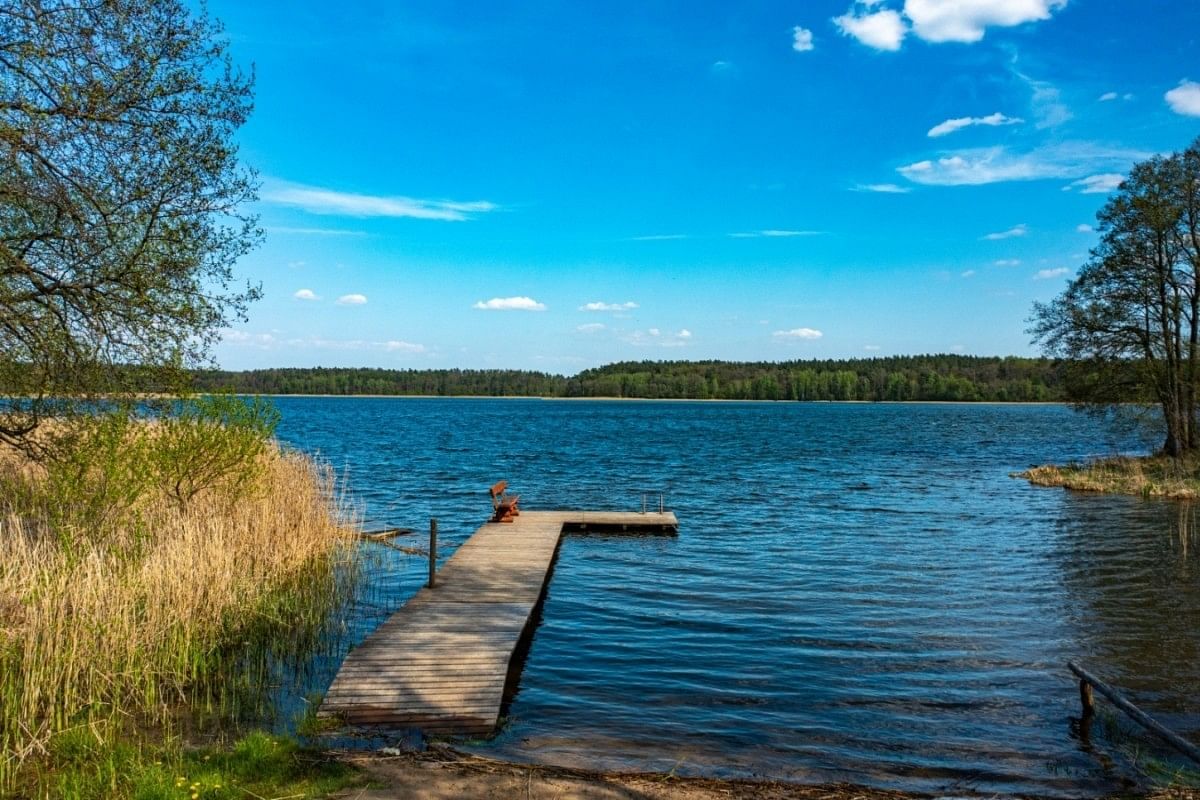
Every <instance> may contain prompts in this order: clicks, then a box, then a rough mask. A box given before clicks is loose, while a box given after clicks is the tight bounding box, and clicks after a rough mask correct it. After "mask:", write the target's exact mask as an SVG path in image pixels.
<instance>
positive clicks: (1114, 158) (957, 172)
mask: <svg viewBox="0 0 1200 800" xmlns="http://www.w3.org/2000/svg"><path fill="white" fill-rule="evenodd" d="M1150 155H1152V154H1150V153H1145V152H1141V151H1136V150H1130V149H1126V148H1118V147H1106V146H1103V145H1098V144H1095V143H1092V142H1064V143H1062V144H1055V145H1047V146H1045V147H1041V148H1037V149H1034V150H1030V151H1027V152H1023V153H1021V152H1013V151H1011V150H1009V149H1008V148H1006V147H987V148H971V149H965V150H956V151H951V152H949V153H947V154H946V155H943V156H942V157H940V158H938V159H936V160H934V159H926V160H924V161H917V162H914V163H912V164H906V165H905V166H902V167H899V168H897V170H896V171H897V172H899V173H900V174H901V175H903V176H904V177H905V178H908V179H909V180H910V181H913V182H914V183H920V184H925V185H929V186H979V185H983V184H988V183H1002V182H1006V181H1032V180H1045V179H1052V178H1058V179H1062V178H1068V179H1074V178H1082V177H1084V176H1085V175H1088V174H1094V173H1097V172H1100V171H1102V170H1104V171H1111V170H1114V169H1128V168H1129V166H1130V165H1132V164H1133V163H1134V162H1135V161H1140V160H1143V159H1145V158H1148V157H1149V156H1150Z"/></svg>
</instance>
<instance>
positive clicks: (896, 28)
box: [833, 3, 908, 52]
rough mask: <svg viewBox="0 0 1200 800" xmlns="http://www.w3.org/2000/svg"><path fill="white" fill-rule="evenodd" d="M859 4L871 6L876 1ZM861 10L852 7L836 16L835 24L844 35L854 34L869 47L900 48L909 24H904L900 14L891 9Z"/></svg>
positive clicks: (880, 48) (894, 49)
mask: <svg viewBox="0 0 1200 800" xmlns="http://www.w3.org/2000/svg"><path fill="white" fill-rule="evenodd" d="M859 5H863V6H866V7H867V8H870V7H872V6H874V5H875V3H860V4H859ZM861 11H862V10H861V9H860V8H857V7H851V9H850V11H848V12H847V13H845V14H843V15H842V16H840V17H834V18H833V24H835V25H837V26H838V30H840V31H841V32H842V34H843V35H844V36H853V37H854V38H855V39H857V40H858V41H860V42H862V43H863V44H865V45H867V46H868V47H873V48H875V49H876V50H891V51H893V52H894V51H896V50H899V49H900V45H901V44H902V43H903V42H904V37H905V35H906V34H907V33H908V26H907V25H905V24H904V20H903V19H902V18H901V17H900V14H898V13H897V12H895V11H893V10H891V9H884V10H882V11H876V12H873V13H870V12H869V13H861Z"/></svg>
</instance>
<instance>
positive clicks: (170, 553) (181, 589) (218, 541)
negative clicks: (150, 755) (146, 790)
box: [0, 445, 355, 793]
mask: <svg viewBox="0 0 1200 800" xmlns="http://www.w3.org/2000/svg"><path fill="white" fill-rule="evenodd" d="M258 461H259V465H260V466H263V467H264V468H262V469H259V470H257V472H258V475H257V486H256V490H255V491H253V492H249V493H247V492H244V491H239V492H238V493H237V496H236V498H234V497H233V496H232V495H231V496H228V497H227V496H225V495H222V494H221V493H219V492H211V493H208V494H205V495H202V496H199V497H197V498H195V502H191V503H189V504H186V505H181V504H179V503H178V502H172V501H171V499H170V498H169V497H167V496H166V495H163V494H158V495H153V496H151V497H149V498H148V499H147V500H146V501H145V502H140V503H138V505H137V506H136V508H131V509H130V510H129V513H128V514H126V515H124V516H123V517H122V518H121V519H119V520H116V521H111V520H109V521H106V522H105V523H104V524H110V523H111V526H112V530H108V531H100V530H95V531H89V530H86V529H82V528H81V526H79V525H77V524H76V525H71V524H67V521H69V520H71V519H72V509H71V508H58V509H54V508H43V509H42V511H43V512H44V513H40V514H30V513H29V511H28V503H24V504H22V503H20V502H17V501H16V500H15V499H14V498H16V496H17V495H19V494H21V493H22V492H25V493H26V494H28V493H31V492H32V493H36V491H37V485H36V484H37V482H38V481H39V480H42V479H41V478H38V477H36V476H32V477H31V473H30V471H29V470H27V469H25V470H21V469H20V468H17V467H14V466H13V465H9V466H8V469H7V477H6V479H5V481H4V482H3V483H0V488H3V489H5V490H6V492H7V496H0V751H2V752H0V757H2V759H3V760H2V761H0V793H3V792H4V791H5V789H6V788H11V787H12V785H13V782H14V781H15V780H16V776H17V775H18V774H19V772H20V769H21V767H22V764H23V763H25V762H27V761H28V760H29V759H30V758H31V757H34V756H38V755H40V754H44V753H45V752H46V748H47V743H48V742H49V741H50V739H51V738H52V737H53V736H54V735H55V734H56V733H57V732H60V731H64V730H67V729H70V728H71V727H73V726H79V725H93V726H94V725H96V724H97V721H101V722H103V721H111V720H113V719H118V718H119V719H127V720H136V721H138V722H143V723H144V722H149V723H151V724H156V723H165V722H167V721H168V720H169V719H170V718H171V715H172V713H173V709H176V708H177V707H178V706H179V704H180V702H181V701H184V700H186V699H187V698H188V696H189V692H191V691H193V690H194V688H195V687H196V686H197V685H198V684H202V683H204V682H206V681H209V680H212V679H214V678H217V677H220V676H217V675H214V674H213V673H214V672H218V671H220V670H221V669H222V668H223V666H222V665H223V664H228V663H229V661H227V660H226V661H222V660H221V659H220V658H217V657H216V656H218V655H219V654H221V653H222V652H225V651H228V650H229V649H230V648H231V647H232V646H234V645H236V644H238V643H240V642H241V641H243V640H244V639H246V638H248V637H249V636H250V635H251V634H250V632H251V631H261V630H263V629H264V626H265V627H266V628H267V629H274V630H276V631H277V632H279V633H280V635H282V636H283V637H285V638H286V637H287V636H288V635H290V632H291V631H292V630H293V629H294V628H295V627H296V626H297V625H298V624H299V623H298V619H300V618H304V617H306V616H307V617H312V616H320V615H321V614H322V613H324V611H327V610H328V606H327V605H325V606H322V603H323V602H325V601H327V600H328V597H329V594H330V592H329V588H330V585H331V584H332V583H335V582H336V580H337V578H336V573H337V572H338V569H339V561H340V560H343V559H346V558H349V557H351V556H350V554H351V552H352V550H351V548H350V547H349V542H350V541H351V540H352V537H353V536H354V535H355V526H353V525H349V524H344V523H342V522H339V518H344V516H345V515H344V513H343V512H344V509H341V508H339V507H338V500H337V492H336V491H335V489H336V487H335V484H334V479H333V476H332V474H331V472H330V470H328V469H327V468H323V467H319V466H317V465H315V464H314V463H313V462H312V461H311V460H309V459H308V458H306V457H304V456H302V455H298V454H288V453H283V452H280V451H279V450H278V449H277V448H276V447H275V446H274V445H271V446H270V447H269V448H268V449H267V451H266V452H265V453H264V454H262V455H260V456H259V457H258ZM241 488H242V489H244V488H245V487H241ZM50 502H51V503H52V502H53V498H50ZM48 520H49V521H48ZM55 521H57V523H56V522H55ZM97 735H98V736H102V735H103V734H100V733H98V734H97Z"/></svg>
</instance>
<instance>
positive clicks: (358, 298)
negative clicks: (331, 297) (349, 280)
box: [337, 293, 367, 306]
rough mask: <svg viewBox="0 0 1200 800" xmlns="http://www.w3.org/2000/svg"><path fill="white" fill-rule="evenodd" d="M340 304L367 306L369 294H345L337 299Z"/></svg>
mask: <svg viewBox="0 0 1200 800" xmlns="http://www.w3.org/2000/svg"><path fill="white" fill-rule="evenodd" d="M337 304H338V305H339V306H365V305H366V304H367V296H366V295H365V294H357V293H355V294H344V295H342V296H341V297H339V298H338V299H337Z"/></svg>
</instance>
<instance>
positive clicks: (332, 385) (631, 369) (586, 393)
mask: <svg viewBox="0 0 1200 800" xmlns="http://www.w3.org/2000/svg"><path fill="white" fill-rule="evenodd" d="M1059 380H1060V379H1059V374H1058V367H1057V364H1056V363H1055V362H1053V361H1050V360H1048V359H1035V358H1015V357H1009V358H998V357H976V356H959V355H928V356H899V357H894V358H870V359H847V360H823V361H816V360H814V361H785V362H736V361H640V362H622V363H617V364H609V365H607V366H603V367H597V368H595V369H588V370H584V371H583V372H581V373H579V374H578V375H576V376H574V377H570V378H568V377H564V376H561V375H551V374H547V373H542V372H527V371H522V370H459V369H447V370H384V369H341V368H314V369H263V370H252V371H249V372H218V371H208V372H200V373H197V374H196V376H195V380H194V385H195V386H196V388H197V389H198V390H201V391H213V390H225V391H236V392H246V393H257V394H334V395H355V394H379V395H432V396H471V395H475V396H490V397H509V396H519V395H520V396H532V397H635V398H668V399H713V400H858V401H906V400H923V401H936V400H948V401H974V400H985V401H1008V402H1028V401H1051V400H1059V399H1062V393H1061V390H1060V383H1059Z"/></svg>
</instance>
